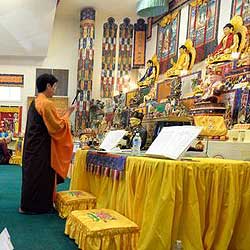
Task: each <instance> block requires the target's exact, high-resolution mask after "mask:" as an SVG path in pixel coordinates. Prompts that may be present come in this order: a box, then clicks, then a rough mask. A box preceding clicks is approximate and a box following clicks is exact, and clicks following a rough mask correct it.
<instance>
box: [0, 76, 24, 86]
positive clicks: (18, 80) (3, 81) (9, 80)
mask: <svg viewBox="0 0 250 250" xmlns="http://www.w3.org/2000/svg"><path fill="white" fill-rule="evenodd" d="M23 85H24V75H17V74H0V86H3V87H23Z"/></svg>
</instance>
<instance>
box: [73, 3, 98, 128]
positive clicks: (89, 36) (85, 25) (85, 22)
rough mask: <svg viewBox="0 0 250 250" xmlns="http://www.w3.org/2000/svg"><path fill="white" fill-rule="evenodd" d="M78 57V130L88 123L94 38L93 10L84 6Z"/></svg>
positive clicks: (76, 122)
mask: <svg viewBox="0 0 250 250" xmlns="http://www.w3.org/2000/svg"><path fill="white" fill-rule="evenodd" d="M80 34H81V35H80V39H79V59H78V90H80V92H79V93H80V95H79V96H78V98H77V110H76V121H75V130H76V131H79V130H82V129H83V128H85V127H88V124H89V103H90V99H91V91H92V80H93V64H94V39H95V10H94V9H92V8H85V9H83V10H82V11H81V23H80Z"/></svg>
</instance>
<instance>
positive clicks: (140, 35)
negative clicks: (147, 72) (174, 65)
mask: <svg viewBox="0 0 250 250" xmlns="http://www.w3.org/2000/svg"><path fill="white" fill-rule="evenodd" d="M147 26H148V25H147V24H146V23H145V21H144V19H142V18H140V19H138V20H137V23H135V25H134V29H135V35H134V51H133V68H140V67H144V66H145V57H146V38H147ZM151 28H152V27H151ZM151 32H152V30H151Z"/></svg>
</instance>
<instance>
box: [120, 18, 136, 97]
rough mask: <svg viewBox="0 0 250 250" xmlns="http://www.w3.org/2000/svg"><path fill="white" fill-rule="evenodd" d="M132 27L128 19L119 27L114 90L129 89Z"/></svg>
mask: <svg viewBox="0 0 250 250" xmlns="http://www.w3.org/2000/svg"><path fill="white" fill-rule="evenodd" d="M133 33H134V26H133V24H131V23H130V19H129V18H128V17H126V18H124V20H123V23H122V24H120V26H119V57H118V71H117V84H116V90H118V91H122V90H124V92H125V91H126V90H128V89H129V82H130V71H131V63H132V51H133V50H132V49H133Z"/></svg>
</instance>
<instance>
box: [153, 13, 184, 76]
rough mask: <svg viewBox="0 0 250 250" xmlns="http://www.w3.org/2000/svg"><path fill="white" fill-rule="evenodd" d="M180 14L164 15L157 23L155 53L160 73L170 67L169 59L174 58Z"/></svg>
mask: <svg viewBox="0 0 250 250" xmlns="http://www.w3.org/2000/svg"><path fill="white" fill-rule="evenodd" d="M179 22H180V14H179V13H178V12H174V13H173V14H169V15H167V16H165V17H164V18H163V19H162V21H161V22H160V24H159V25H158V34H157V46H156V54H157V58H158V60H159V63H160V74H163V73H164V72H166V71H167V69H168V68H170V66H171V65H170V59H171V58H173V59H176V57H177V52H178V41H179V25H180V24H179Z"/></svg>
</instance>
